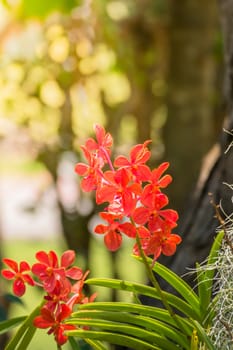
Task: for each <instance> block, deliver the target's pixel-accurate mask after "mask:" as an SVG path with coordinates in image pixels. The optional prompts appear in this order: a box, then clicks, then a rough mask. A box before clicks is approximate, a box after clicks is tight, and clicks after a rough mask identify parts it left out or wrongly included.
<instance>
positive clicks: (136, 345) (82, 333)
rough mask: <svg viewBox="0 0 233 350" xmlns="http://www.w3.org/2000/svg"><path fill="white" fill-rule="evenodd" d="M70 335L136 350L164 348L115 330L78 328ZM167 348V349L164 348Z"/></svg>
mask: <svg viewBox="0 0 233 350" xmlns="http://www.w3.org/2000/svg"><path fill="white" fill-rule="evenodd" d="M66 334H68V335H69V336H71V337H72V336H73V337H78V338H82V339H95V340H99V341H106V342H108V343H110V344H116V345H122V346H127V347H129V348H132V349H134V350H162V349H161V348H159V347H157V346H156V345H153V344H151V343H148V342H146V341H143V340H141V339H135V338H134V337H130V336H128V335H123V334H118V333H113V332H101V331H90V330H82V329H77V330H74V331H68V332H66ZM164 350H165V349H164Z"/></svg>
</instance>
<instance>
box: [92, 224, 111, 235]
mask: <svg viewBox="0 0 233 350" xmlns="http://www.w3.org/2000/svg"><path fill="white" fill-rule="evenodd" d="M108 229H109V226H106V225H102V224H100V225H97V226H96V227H95V233H98V234H105V233H106V232H107V231H108Z"/></svg>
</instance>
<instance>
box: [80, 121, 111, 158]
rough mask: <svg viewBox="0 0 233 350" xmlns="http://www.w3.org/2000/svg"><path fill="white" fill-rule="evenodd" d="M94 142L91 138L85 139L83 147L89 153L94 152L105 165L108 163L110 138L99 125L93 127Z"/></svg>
mask: <svg viewBox="0 0 233 350" xmlns="http://www.w3.org/2000/svg"><path fill="white" fill-rule="evenodd" d="M94 131H95V135H96V141H95V140H94V139H93V138H89V139H87V141H86V143H85V146H86V148H87V149H88V150H89V151H91V152H96V153H97V154H98V156H99V157H101V158H102V159H103V160H104V161H105V163H106V162H108V161H109V155H110V149H111V147H112V144H113V140H112V136H111V134H110V133H106V131H105V129H104V127H102V126H101V125H99V124H95V125H94Z"/></svg>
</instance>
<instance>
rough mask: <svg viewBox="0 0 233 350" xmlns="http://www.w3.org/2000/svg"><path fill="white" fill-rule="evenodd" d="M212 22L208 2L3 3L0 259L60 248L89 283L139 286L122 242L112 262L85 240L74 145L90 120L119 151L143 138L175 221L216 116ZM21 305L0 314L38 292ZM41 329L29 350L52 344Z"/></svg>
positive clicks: (217, 126)
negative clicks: (165, 165)
mask: <svg viewBox="0 0 233 350" xmlns="http://www.w3.org/2000/svg"><path fill="white" fill-rule="evenodd" d="M219 22H220V19H219V11H218V7H217V4H216V2H215V1H196V0H180V1H175V0H113V1H110V0H93V1H91V0H49V1H45V0H41V1H34V0H1V1H0V254H1V256H3V255H4V256H7V257H9V258H13V259H22V258H24V259H28V261H33V259H34V255H35V252H36V251H37V250H39V249H44V250H50V249H53V250H57V251H58V252H61V251H62V249H64V248H65V249H66V248H67V247H69V248H72V249H74V250H76V251H77V255H78V263H79V264H80V265H81V266H82V267H83V268H87V267H88V268H90V269H91V275H93V276H102V277H107V276H117V277H120V278H131V279H132V278H134V279H135V280H138V281H144V279H145V277H144V274H143V271H141V270H140V266H138V263H134V261H131V260H132V259H131V258H130V252H131V242H128V241H126V242H125V245H124V248H123V249H122V250H121V251H120V252H119V253H114V254H111V255H109V254H108V252H107V251H106V249H105V248H104V247H103V244H102V241H101V240H99V239H98V240H97V239H96V237H93V235H92V228H93V225H94V224H95V222H96V216H97V211H98V208H96V206H95V202H94V200H93V197H92V195H84V194H83V193H81V192H80V190H79V179H78V177H77V176H76V174H75V173H74V165H75V163H76V162H77V161H79V160H80V159H81V158H80V157H81V155H80V148H79V146H80V145H81V144H83V143H84V142H85V139H86V137H88V136H90V135H92V132H93V123H100V124H102V125H104V126H105V128H106V129H107V130H108V131H109V132H110V133H112V135H113V137H114V142H115V143H114V152H115V153H116V154H119V153H124V154H126V153H127V152H128V151H129V149H130V147H131V146H132V145H133V144H135V143H141V142H144V141H145V140H146V139H151V140H152V144H151V150H152V160H151V166H153V167H155V166H157V165H158V164H159V163H160V162H162V161H164V160H166V161H169V162H170V163H171V166H170V168H169V173H171V174H172V176H173V179H174V181H173V184H172V185H170V188H169V189H168V194H169V198H170V207H172V208H174V209H176V210H178V212H179V213H180V217H181V220H182V215H183V214H184V213H185V209H186V210H187V203H188V200H189V198H190V195H191V193H192V191H193V189H194V187H195V184H196V181H197V179H198V175H199V172H200V168H201V164H202V160H203V157H204V155H205V154H206V153H207V152H208V151H209V150H210V149H211V147H212V146H213V144H214V143H215V142H216V140H217V139H218V136H219V134H220V132H221V130H222V124H223V120H224V117H225V106H224V102H223V93H222V91H223V89H222V85H223V54H222V51H223V50H222V47H223V44H222V37H221V31H220V23H219ZM125 266H127V269H126V268H125ZM132 271H134V273H133V274H132ZM132 275H133V276H132ZM0 283H1V284H0V289H1V292H2V293H3V291H4V290H6V289H7V288H9V286H8V284H6V285H5V284H4V285H3V281H1V282H0ZM29 293H30V292H29ZM36 293H37V292H36ZM129 297H130V296H126V295H117V296H116V295H109V294H108V293H106V291H104V290H101V292H100V293H99V300H103V299H104V300H107V299H110V298H118V299H119V298H120V299H121V298H123V299H124V300H127V298H129ZM28 299H29V298H25V301H24V305H16V306H13V307H12V306H11V307H10V309H9V310H7V309H8V306H9V305H8V302H6V301H4V300H3V302H2V304H3V306H2V307H1V308H0V310H1V313H0V316H1V317H2V318H4V317H6V314H7V312H9V314H10V315H12V314H13V315H16V314H17V315H18V313H21V314H23V313H24V312H28V310H30V308H31V305H32V304H33V303H37V300H38V294H36V295H35V296H32V298H30V299H31V300H28ZM29 302H30V303H29ZM25 308H26V311H25ZM42 333H44V332H42ZM38 334H39V336H38V337H40V340H39V341H38V339H39V338H37V339H36V340H35V341H34V342H33V344H32V346H31V348H30V349H31V350H37V349H38V350H39V349H41V348H42V345H41V344H42V343H41V342H42V341H43V342H45V343H44V344H46V345H44V346H48V344H50V346H51V347H50V348H51V349H52V348H53V343H52V340H51V339H48V338H50V337H48V336H47V335H45V336H43V340H41V339H42V338H41V333H40V332H39V331H38ZM50 341H51V343H50ZM48 342H49V343H48ZM43 348H44V347H43ZM67 348H68V347H67Z"/></svg>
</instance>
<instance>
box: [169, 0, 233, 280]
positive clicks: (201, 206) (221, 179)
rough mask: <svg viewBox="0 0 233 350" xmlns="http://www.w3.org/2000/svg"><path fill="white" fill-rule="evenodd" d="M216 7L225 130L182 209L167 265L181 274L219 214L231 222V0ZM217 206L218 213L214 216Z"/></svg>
mask: <svg viewBox="0 0 233 350" xmlns="http://www.w3.org/2000/svg"><path fill="white" fill-rule="evenodd" d="M219 9H220V18H221V23H222V35H223V43H224V64H225V80H224V95H225V100H226V109H225V115H226V117H225V120H224V124H223V128H224V129H223V130H222V132H221V133H220V137H219V140H218V142H217V143H216V144H215V145H214V146H213V147H212V149H211V150H210V152H208V153H207V155H206V157H205V159H204V162H203V166H202V168H201V171H200V175H199V179H198V181H197V186H196V188H195V191H194V193H193V195H192V198H191V201H190V203H188V205H186V209H185V211H184V214H185V220H183V221H182V224H181V226H180V231H181V232H182V234H183V243H182V245H181V246H180V247H179V249H178V251H177V254H176V255H175V256H174V257H173V258H172V259H171V261H170V264H169V265H170V266H171V267H172V269H173V270H174V271H176V272H177V273H179V274H180V275H182V274H184V273H186V272H187V268H194V267H195V263H196V262H197V261H198V262H202V261H204V260H205V258H206V257H207V255H208V253H209V250H210V247H211V245H212V242H213V238H214V236H215V234H216V229H217V228H218V227H220V222H219V217H218V216H219V215H220V216H222V219H223V220H225V224H226V225H228V223H229V222H232V190H233V187H232V184H233V168H232V164H233V152H232V146H233V103H232V100H233V88H232V87H233V76H232V69H233V48H232V40H233V37H232V33H233V31H232V29H233V21H232V18H233V0H220V1H219ZM195 147H196V143H195ZM185 172H186V168H185ZM218 206H219V207H220V208H219V209H217V212H218V213H219V214H217V216H216V208H217V207H218ZM186 279H187V281H188V282H189V283H190V284H191V285H193V286H194V285H195V281H194V279H193V274H192V273H190V274H186Z"/></svg>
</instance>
